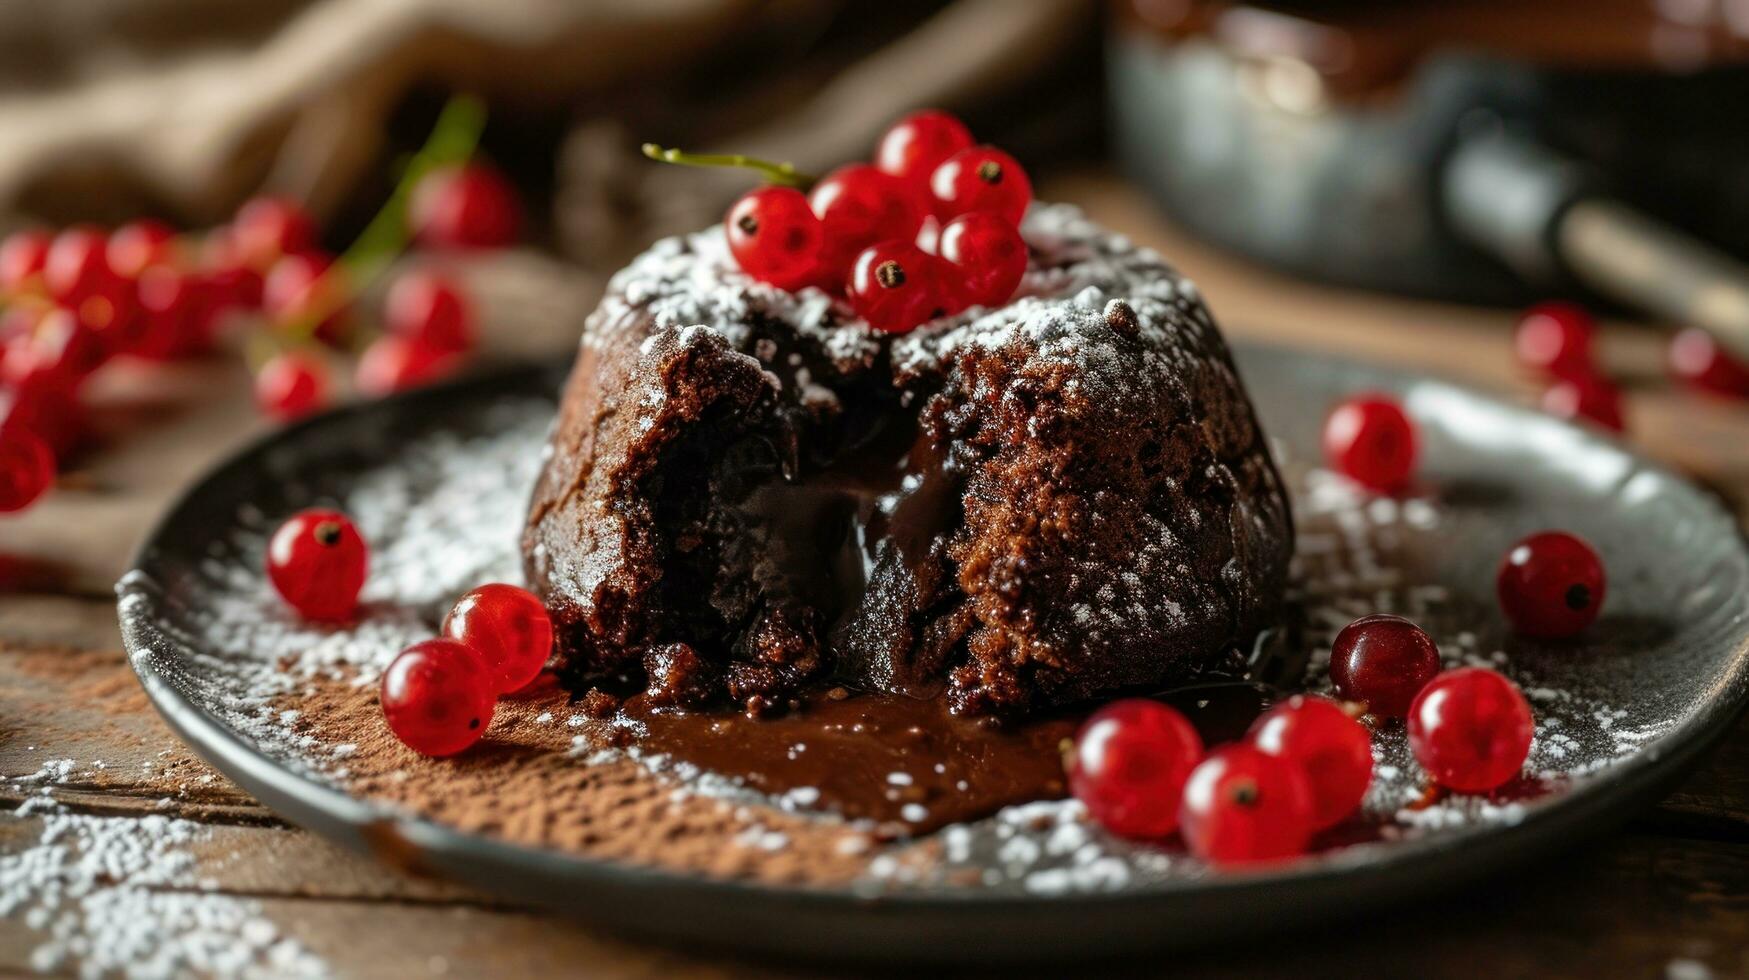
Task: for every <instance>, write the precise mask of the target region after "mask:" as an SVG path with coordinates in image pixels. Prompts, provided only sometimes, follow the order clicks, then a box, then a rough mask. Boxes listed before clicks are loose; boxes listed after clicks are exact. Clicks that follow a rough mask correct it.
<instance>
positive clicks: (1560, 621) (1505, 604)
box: [1494, 531, 1605, 639]
mask: <svg viewBox="0 0 1749 980" xmlns="http://www.w3.org/2000/svg"><path fill="white" fill-rule="evenodd" d="M1604 584H1605V583H1604V574H1603V562H1602V561H1600V560H1598V557H1597V552H1595V551H1593V550H1591V546H1590V545H1588V544H1586V543H1585V542H1584V541H1581V540H1580V539H1579V538H1576V537H1574V536H1573V535H1571V534H1568V533H1566V532H1565V531H1543V532H1541V533H1540V534H1533V535H1531V536H1530V537H1528V538H1525V539H1524V540H1523V541H1520V542H1518V543H1517V544H1515V545H1513V546H1512V550H1511V551H1509V552H1507V553H1506V559H1505V560H1504V561H1502V562H1501V563H1500V573H1499V575H1498V576H1497V577H1496V578H1495V582H1494V586H1495V591H1496V592H1497V593H1498V594H1499V596H1500V608H1501V610H1502V611H1504V612H1505V613H1506V618H1507V620H1509V621H1510V622H1511V623H1512V628H1513V629H1515V630H1517V631H1518V632H1520V633H1522V634H1524V635H1525V636H1535V637H1542V638H1545V639H1561V638H1565V637H1570V636H1575V635H1577V634H1579V633H1581V632H1583V631H1584V630H1585V627H1587V626H1590V625H1591V623H1592V622H1593V621H1594V620H1596V619H1597V614H1598V612H1600V611H1601V610H1602V609H1603V595H1604Z"/></svg>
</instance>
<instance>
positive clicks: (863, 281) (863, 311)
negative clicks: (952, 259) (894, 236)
mask: <svg viewBox="0 0 1749 980" xmlns="http://www.w3.org/2000/svg"><path fill="white" fill-rule="evenodd" d="M944 264H945V263H943V262H942V260H941V259H938V258H936V257H935V256H933V255H930V254H929V253H928V252H925V251H923V250H922V249H920V248H918V247H917V246H915V245H913V244H911V242H910V240H909V239H907V240H904V241H897V240H895V241H889V242H881V243H880V244H878V245H872V246H870V247H868V248H866V249H864V250H863V252H862V254H861V255H859V256H857V258H856V264H855V265H854V266H853V267H852V269H851V273H850V282H849V286H848V289H847V290H846V297H847V298H848V299H849V301H850V306H851V308H852V309H854V310H855V311H856V313H857V315H858V316H860V317H862V318H863V319H865V320H867V321H868V325H869V326H871V327H873V328H874V329H876V330H881V331H885V332H887V333H905V332H907V331H910V330H913V329H915V328H916V327H917V326H919V325H920V324H922V323H925V322H927V321H929V320H931V319H934V318H935V317H937V316H941V315H943V314H945V313H947V312H948V311H949V310H950V308H951V307H952V305H953V300H952V298H951V297H949V296H946V295H944V293H945V283H944V276H943V275H942V270H941V266H942V265H944Z"/></svg>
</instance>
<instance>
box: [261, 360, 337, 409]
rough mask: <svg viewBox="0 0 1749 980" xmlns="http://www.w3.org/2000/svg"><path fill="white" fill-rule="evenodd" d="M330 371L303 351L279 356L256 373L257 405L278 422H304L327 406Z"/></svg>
mask: <svg viewBox="0 0 1749 980" xmlns="http://www.w3.org/2000/svg"><path fill="white" fill-rule="evenodd" d="M329 389H330V385H329V382H328V368H327V366H326V365H325V364H324V363H323V362H322V361H321V360H320V359H318V358H316V357H315V356H313V355H311V354H307V353H304V352H302V351H288V352H286V353H283V354H276V355H274V356H273V357H271V358H269V359H268V361H267V363H265V364H263V365H261V370H259V371H257V372H256V373H255V404H256V407H258V408H260V409H261V413H262V414H263V415H266V416H267V417H268V418H271V419H274V420H275V421H279V422H291V421H294V420H296V419H301V418H303V417H304V416H306V415H309V414H310V413H311V412H314V411H317V410H318V409H320V408H322V407H323V406H324V405H326V404H328V397H329Z"/></svg>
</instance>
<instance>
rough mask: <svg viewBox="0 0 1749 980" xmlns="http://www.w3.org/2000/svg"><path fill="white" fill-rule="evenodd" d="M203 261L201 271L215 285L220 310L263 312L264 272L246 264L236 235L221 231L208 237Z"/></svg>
mask: <svg viewBox="0 0 1749 980" xmlns="http://www.w3.org/2000/svg"><path fill="white" fill-rule="evenodd" d="M200 259H201V262H200V264H201V270H202V272H204V273H205V274H206V277H207V280H208V282H210V283H211V284H212V289H213V303H214V306H215V307H216V308H219V309H232V308H235V309H243V310H253V309H258V308H260V306H261V292H262V288H263V283H264V277H263V276H262V274H261V270H259V269H256V268H254V267H252V266H250V265H249V264H248V263H246V262H244V261H243V256H242V253H241V251H239V250H238V248H237V244H236V233H235V232H234V231H232V230H231V229H226V228H220V229H217V230H215V231H213V232H212V233H210V234H209V235H207V237H206V239H205V241H204V242H203V243H202V246H201V255H200Z"/></svg>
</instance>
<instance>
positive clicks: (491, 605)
mask: <svg viewBox="0 0 1749 980" xmlns="http://www.w3.org/2000/svg"><path fill="white" fill-rule="evenodd" d="M369 551H370V549H369V547H368V546H367V545H366V544H365V541H364V538H363V536H361V535H360V534H359V533H358V529H357V528H356V527H354V526H353V523H352V521H351V520H349V519H348V518H347V517H346V515H345V514H342V513H340V512H339V511H334V510H306V511H302V512H300V513H298V514H294V515H293V516H292V517H291V518H290V519H289V520H287V521H286V522H285V523H284V524H282V525H280V527H279V529H278V530H277V531H275V532H274V534H273V537H272V539H270V540H269V542H268V546H267V576H268V579H269V581H271V582H272V583H273V587H274V589H275V590H276V591H277V592H278V593H279V594H280V597H281V598H283V599H284V600H285V601H286V602H287V603H288V604H289V605H290V606H291V607H292V608H293V609H295V610H297V612H298V613H299V614H300V615H302V616H304V617H305V618H306V619H310V620H314V621H317V622H327V623H334V622H344V621H346V620H348V619H350V618H352V616H353V614H354V613H355V612H356V611H357V608H358V594H359V591H360V590H361V589H363V588H364V582H365V578H366V575H367V573H368V570H369V564H370V554H369ZM442 633H443V635H442V636H441V637H438V638H436V639H431V640H426V641H424V642H422V643H415V644H413V645H412V646H410V647H408V648H407V649H405V650H403V651H401V653H400V654H399V655H397V656H396V657H395V659H394V660H393V661H392V662H391V663H390V664H389V668H388V670H386V671H384V672H383V679H382V692H381V699H382V708H383V718H384V719H385V720H386V721H387V722H388V725H389V729H390V730H391V731H393V732H394V733H395V737H396V738H399V739H400V740H401V742H402V743H403V744H405V745H406V746H407V747H408V748H411V749H413V750H414V751H416V752H420V753H423V754H425V755H431V756H447V755H454V754H456V753H457V752H460V751H462V750H463V749H466V748H468V747H469V746H471V745H473V744H474V743H475V742H477V741H479V739H480V736H481V735H484V734H485V732H486V728H487V727H488V726H490V725H491V723H492V711H493V706H494V704H495V703H496V701H497V700H498V698H499V697H500V696H502V695H504V694H508V693H510V692H512V691H517V690H520V689H522V688H523V687H526V686H527V685H528V684H530V683H531V682H533V681H534V679H535V678H536V677H537V676H539V675H540V672H541V669H542V668H543V667H545V666H546V662H547V657H548V656H549V655H550V654H551V653H552V648H553V623H552V619H551V618H550V617H548V615H547V610H546V606H545V605H544V604H542V602H541V601H540V599H539V597H537V596H535V595H534V593H532V592H529V591H528V590H527V589H521V588H517V587H516V586H514V585H505V584H502V583H493V584H490V585H482V586H480V587H479V588H477V589H474V590H473V591H471V592H469V593H468V594H466V595H464V596H462V597H461V599H460V600H458V601H457V602H456V604H455V606H454V607H453V608H451V609H450V611H449V615H448V616H446V617H445V618H444V621H443V629H442Z"/></svg>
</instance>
